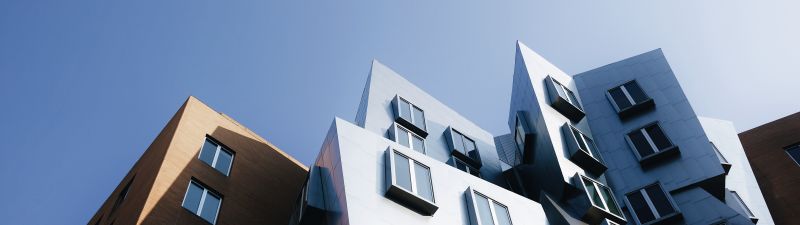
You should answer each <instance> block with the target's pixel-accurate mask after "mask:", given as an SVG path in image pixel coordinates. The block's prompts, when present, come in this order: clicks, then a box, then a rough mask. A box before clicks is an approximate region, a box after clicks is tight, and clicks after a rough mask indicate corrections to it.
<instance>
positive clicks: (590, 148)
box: [583, 135, 599, 160]
mask: <svg viewBox="0 0 800 225" xmlns="http://www.w3.org/2000/svg"><path fill="white" fill-rule="evenodd" d="M583 140H585V141H586V152H588V153H589V155H591V156H592V157H594V158H597V157H596V156H595V153H596V150H597V149H595V147H596V146H595V145H594V141H592V139H589V137H587V136H586V135H583ZM598 160H599V159H598Z"/></svg>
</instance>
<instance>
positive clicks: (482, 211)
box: [475, 194, 494, 225]
mask: <svg viewBox="0 0 800 225" xmlns="http://www.w3.org/2000/svg"><path fill="white" fill-rule="evenodd" d="M475 204H477V206H476V207H475V208H477V211H478V217H479V218H478V220H480V221H481V224H483V225H493V224H494V221H493V220H492V211H491V210H490V209H489V199H487V198H486V197H483V196H482V195H479V194H475Z"/></svg>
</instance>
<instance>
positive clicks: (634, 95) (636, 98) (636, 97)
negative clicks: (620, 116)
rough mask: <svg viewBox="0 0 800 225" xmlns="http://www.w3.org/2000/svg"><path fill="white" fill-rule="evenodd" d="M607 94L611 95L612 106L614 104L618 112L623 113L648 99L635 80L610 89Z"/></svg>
mask: <svg viewBox="0 0 800 225" xmlns="http://www.w3.org/2000/svg"><path fill="white" fill-rule="evenodd" d="M608 93H609V94H611V98H612V99H614V104H616V106H617V109H618V110H619V111H623V110H625V109H627V108H629V107H631V106H634V105H637V104H640V103H643V102H644V101H647V100H649V99H650V97H648V96H647V94H645V93H644V91H643V90H642V88H641V87H639V84H638V83H636V81H635V80H632V81H628V82H627V83H625V84H623V85H620V86H618V87H615V88H612V89H611V90H608Z"/></svg>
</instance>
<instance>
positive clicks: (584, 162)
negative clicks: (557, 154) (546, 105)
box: [562, 123, 608, 175]
mask: <svg viewBox="0 0 800 225" xmlns="http://www.w3.org/2000/svg"><path fill="white" fill-rule="evenodd" d="M562 134H563V136H564V140H565V142H566V148H567V152H568V153H569V160H570V161H572V162H574V163H575V164H576V165H578V166H580V167H581V168H583V169H585V170H586V171H588V172H590V173H592V174H594V175H600V174H602V173H603V172H605V171H606V169H608V167H606V166H605V164H603V162H602V160H601V159H600V156H599V154H598V151H597V146H596V145H595V144H594V141H592V139H591V138H589V136H587V135H586V134H584V133H583V132H581V131H579V130H578V128H576V127H573V126H572V125H569V123H565V124H564V126H563V127H562Z"/></svg>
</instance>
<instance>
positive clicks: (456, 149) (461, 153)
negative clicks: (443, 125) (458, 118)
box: [445, 127, 482, 169]
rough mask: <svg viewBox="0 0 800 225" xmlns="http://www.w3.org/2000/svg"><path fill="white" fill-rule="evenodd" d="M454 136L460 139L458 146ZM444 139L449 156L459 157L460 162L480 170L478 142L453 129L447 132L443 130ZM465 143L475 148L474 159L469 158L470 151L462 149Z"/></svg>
mask: <svg viewBox="0 0 800 225" xmlns="http://www.w3.org/2000/svg"><path fill="white" fill-rule="evenodd" d="M456 135H458V136H459V137H460V138H459V139H460V140H462V141H461V144H460V145H457V144H456V140H455V137H456ZM445 139H446V140H447V145H448V147H449V148H450V149H449V150H450V155H452V156H456V157H459V158H460V159H461V161H463V162H466V163H468V164H470V165H472V167H475V168H477V169H480V168H481V166H482V159H481V153H480V148H479V147H478V142H476V141H475V139H473V138H471V137H469V136H467V135H465V134H464V133H463V132H461V131H459V130H457V129H454V128H453V127H448V128H447V130H445ZM465 141H470V142H472V144H473V145H474V146H475V150H474V153H475V154H474V156H475V157H474V158H473V157H472V156H470V153H471V152H472V151H469V152H468V151H467V150H466V149H464V146H466V145H465V143H467V142H465Z"/></svg>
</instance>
